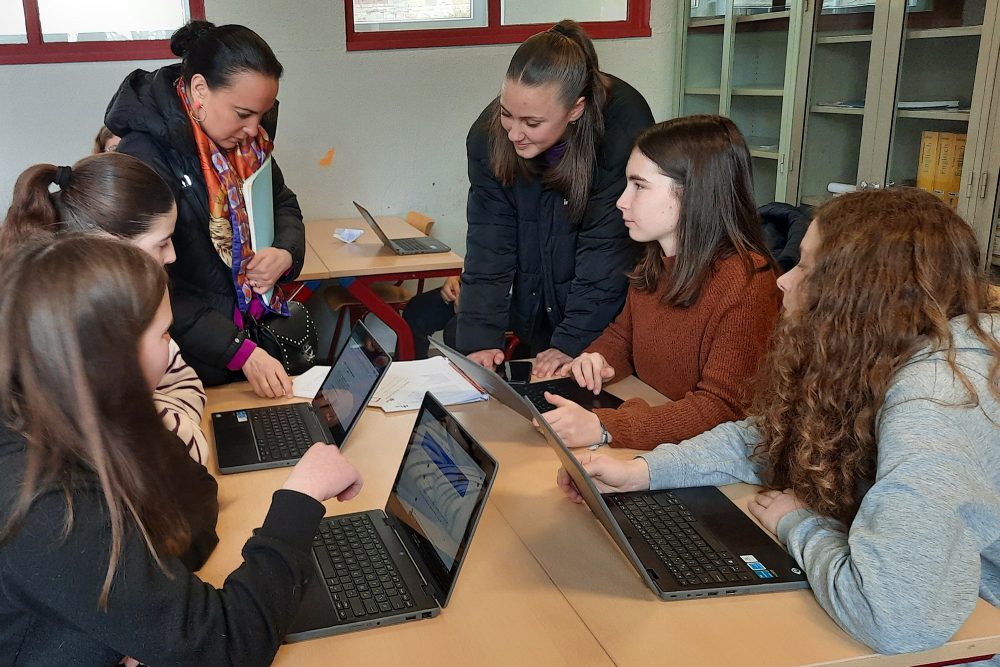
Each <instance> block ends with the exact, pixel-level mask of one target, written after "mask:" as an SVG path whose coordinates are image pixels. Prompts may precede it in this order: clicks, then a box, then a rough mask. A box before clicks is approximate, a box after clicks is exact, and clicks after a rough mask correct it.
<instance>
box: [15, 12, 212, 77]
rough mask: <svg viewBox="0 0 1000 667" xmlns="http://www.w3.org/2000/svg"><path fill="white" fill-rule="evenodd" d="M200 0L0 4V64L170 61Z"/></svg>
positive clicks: (196, 16)
mask: <svg viewBox="0 0 1000 667" xmlns="http://www.w3.org/2000/svg"><path fill="white" fill-rule="evenodd" d="M192 18H193V19H204V18H205V1H204V0H142V1H141V2H136V1H134V0H92V1H90V2H81V1H80V0H0V64H8V65H9V64H23V63H56V62H74V61H92V60H145V59H153V58H172V57H173V56H172V55H171V53H170V35H171V34H172V33H173V32H174V30H176V29H177V28H179V27H181V26H182V25H184V24H185V23H187V22H188V21H189V20H191V19H192Z"/></svg>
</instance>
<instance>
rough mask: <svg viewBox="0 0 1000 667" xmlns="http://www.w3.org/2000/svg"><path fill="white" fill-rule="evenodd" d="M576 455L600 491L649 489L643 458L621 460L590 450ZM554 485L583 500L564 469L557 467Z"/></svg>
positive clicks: (578, 499)
mask: <svg viewBox="0 0 1000 667" xmlns="http://www.w3.org/2000/svg"><path fill="white" fill-rule="evenodd" d="M577 458H578V459H580V463H582V464H583V468H584V470H586V471H587V474H588V475H590V479H591V480H592V481H593V482H594V486H596V487H597V490H598V491H600V492H601V493H621V492H625V491H645V490H646V489H648V488H649V466H648V465H646V460H645V459H641V458H635V459H632V460H630V461H622V460H620V459H616V458H612V457H610V456H598V455H596V454H593V453H591V452H581V453H580V454H579V455H578V456H577ZM556 484H557V485H558V486H559V488H560V489H562V492H563V493H565V494H566V497H567V498H569V499H570V500H572V501H573V502H574V503H582V502H583V496H582V495H580V490H579V489H577V488H576V484H575V483H574V482H573V478H572V477H570V474H569V473H568V472H566V469H565V468H559V472H558V473H556Z"/></svg>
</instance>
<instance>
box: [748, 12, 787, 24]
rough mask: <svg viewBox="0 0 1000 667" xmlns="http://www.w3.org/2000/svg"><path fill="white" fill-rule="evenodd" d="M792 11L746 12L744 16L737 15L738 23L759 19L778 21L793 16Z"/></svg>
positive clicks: (753, 21) (754, 21)
mask: <svg viewBox="0 0 1000 667" xmlns="http://www.w3.org/2000/svg"><path fill="white" fill-rule="evenodd" d="M791 16H792V12H791V11H789V10H787V9H786V10H785V11H782V12H765V13H763V14H746V15H744V16H737V17H736V22H737V23H756V22H758V21H778V20H787V19H789V18H791Z"/></svg>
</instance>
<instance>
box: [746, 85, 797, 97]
mask: <svg viewBox="0 0 1000 667" xmlns="http://www.w3.org/2000/svg"><path fill="white" fill-rule="evenodd" d="M784 94H785V90H784V89H783V88H773V87H769V86H741V87H739V88H733V95H746V96H752V97H781V96H782V95H784Z"/></svg>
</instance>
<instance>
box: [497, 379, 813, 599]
mask: <svg viewBox="0 0 1000 667" xmlns="http://www.w3.org/2000/svg"><path fill="white" fill-rule="evenodd" d="M500 400H501V401H502V400H503V399H500ZM534 418H535V420H536V421H537V422H538V424H539V426H540V430H541V431H542V435H544V436H545V440H546V441H547V442H548V443H549V445H550V446H551V447H552V449H553V451H555V453H556V455H557V456H558V457H559V460H560V461H561V462H562V465H563V467H564V468H565V469H566V470H567V471H568V472H569V474H570V477H572V478H573V482H574V483H575V484H576V488H577V489H579V491H580V494H581V495H582V496H583V499H584V500H585V501H586V503H587V506H588V507H590V511H591V512H593V513H594V516H596V517H597V518H598V520H599V521H600V522H601V524H602V525H603V526H604V528H605V529H606V530H607V531H608V534H609V535H611V537H612V538H613V539H614V541H615V543H616V544H617V545H618V548H619V549H621V550H622V552H623V553H624V554H625V556H626V557H627V558H628V560H629V562H630V563H632V567H634V568H635V570H636V572H638V573H639V576H640V577H641V578H642V580H643V581H644V582H645V583H646V585H647V586H648V587H649V588H650V589H651V590H652V591H653V592H654V593H655V594H656V595H657V596H658V597H660V598H661V599H663V600H683V599H688V598H699V597H715V596H724V595H744V594H747V593H767V592H772V591H786V590H792V589H797V588H808V587H809V582H808V581H807V580H806V575H805V573H804V572H803V571H802V568H801V567H799V565H798V563H796V562H795V560H794V559H793V558H792V557H791V556H790V555H788V552H786V551H785V550H784V549H782V548H781V546H780V545H779V544H778V543H777V542H775V541H774V540H772V539H771V538H770V537H769V536H768V534H767V533H766V532H764V530H763V529H762V528H761V527H760V526H758V525H757V524H756V523H754V522H753V520H752V519H750V517H748V516H747V515H746V514H744V513H743V511H742V510H741V509H740V508H739V507H737V506H736V505H735V504H734V503H733V501H731V500H729V498H727V497H726V495H725V494H724V493H722V491H720V490H719V489H718V488H717V487H714V486H700V487H692V488H687V489H673V490H670V491H641V492H633V493H609V494H606V495H602V494H601V493H599V492H598V491H597V487H595V486H594V483H593V482H592V481H591V479H590V476H589V475H588V474H587V472H586V470H584V468H583V466H582V465H581V464H580V461H579V460H578V459H577V458H576V456H574V455H573V453H572V452H571V451H570V450H569V449H568V448H567V447H566V445H565V444H563V442H562V440H561V439H560V438H559V436H558V435H556V433H555V431H553V430H552V427H551V426H549V424H548V422H546V421H545V419H544V418H543V417H542V416H541V415H540V414H537V413H535V414H534Z"/></svg>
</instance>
